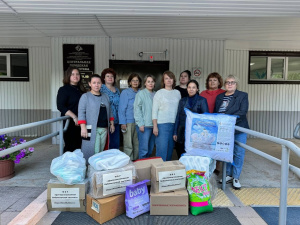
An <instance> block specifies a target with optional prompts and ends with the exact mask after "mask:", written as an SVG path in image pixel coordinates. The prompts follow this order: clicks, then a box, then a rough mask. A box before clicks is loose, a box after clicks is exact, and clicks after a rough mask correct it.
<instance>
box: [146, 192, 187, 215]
mask: <svg viewBox="0 0 300 225" xmlns="http://www.w3.org/2000/svg"><path fill="white" fill-rule="evenodd" d="M188 214H189V196H188V192H187V190H180V191H171V192H168V193H154V192H153V191H152V188H151V192H150V215H188Z"/></svg>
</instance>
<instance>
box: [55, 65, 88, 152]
mask: <svg viewBox="0 0 300 225" xmlns="http://www.w3.org/2000/svg"><path fill="white" fill-rule="evenodd" d="M63 84H64V86H62V87H60V88H59V90H58V92H57V98H56V105H57V109H58V110H59V111H60V112H61V116H70V117H71V118H72V119H70V123H69V126H68V129H67V131H66V132H65V133H64V142H65V147H64V153H65V152H66V151H70V152H73V151H74V150H76V149H80V148H81V135H80V132H81V130H80V126H78V103H79V99H80V97H81V95H82V94H83V93H84V92H85V89H84V87H83V85H82V83H81V76H80V72H79V70H78V68H76V67H69V68H68V69H67V70H66V72H65V75H64V79H63ZM64 125H65V121H64Z"/></svg>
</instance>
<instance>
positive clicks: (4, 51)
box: [0, 48, 30, 81]
mask: <svg viewBox="0 0 300 225" xmlns="http://www.w3.org/2000/svg"><path fill="white" fill-rule="evenodd" d="M14 54H26V55H27V68H26V71H25V72H27V74H28V76H27V77H12V76H11V60H10V59H11V57H10V56H11V55H14ZM0 56H6V63H7V64H6V66H7V76H6V77H3V76H0V81H29V76H30V74H29V51H28V49H23V48H21V49H15V48H13V49H11V48H0Z"/></svg>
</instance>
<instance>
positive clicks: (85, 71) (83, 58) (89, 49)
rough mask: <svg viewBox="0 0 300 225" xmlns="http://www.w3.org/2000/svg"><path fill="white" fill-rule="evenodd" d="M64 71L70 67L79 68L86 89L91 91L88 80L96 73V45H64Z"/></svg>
mask: <svg viewBox="0 0 300 225" xmlns="http://www.w3.org/2000/svg"><path fill="white" fill-rule="evenodd" d="M63 64H64V71H66V70H67V69H68V67H69V66H75V67H78V69H79V70H80V74H81V79H82V83H83V85H84V87H85V88H86V89H89V85H88V79H89V76H90V75H92V74H93V73H94V69H95V53H94V45H88V44H83V45H81V44H64V45H63Z"/></svg>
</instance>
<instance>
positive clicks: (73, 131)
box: [64, 119, 82, 153]
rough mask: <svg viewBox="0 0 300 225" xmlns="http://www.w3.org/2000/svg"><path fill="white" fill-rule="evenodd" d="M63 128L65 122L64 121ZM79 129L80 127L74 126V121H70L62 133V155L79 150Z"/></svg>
mask: <svg viewBox="0 0 300 225" xmlns="http://www.w3.org/2000/svg"><path fill="white" fill-rule="evenodd" d="M64 126H65V121H64ZM80 132H81V129H80V126H76V125H75V123H74V121H73V120H72V119H70V123H69V127H68V129H67V130H66V132H65V133H64V141H65V147H64V153H65V152H67V151H69V152H73V151H74V150H76V149H81V142H82V139H81V135H80Z"/></svg>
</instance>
